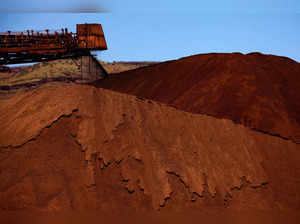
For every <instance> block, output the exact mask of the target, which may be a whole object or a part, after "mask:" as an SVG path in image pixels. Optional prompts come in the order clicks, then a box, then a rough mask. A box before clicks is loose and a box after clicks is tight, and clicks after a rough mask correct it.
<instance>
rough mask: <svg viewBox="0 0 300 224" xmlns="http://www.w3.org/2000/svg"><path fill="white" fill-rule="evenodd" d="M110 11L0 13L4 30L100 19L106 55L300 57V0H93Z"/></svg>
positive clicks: (23, 4)
mask: <svg viewBox="0 0 300 224" xmlns="http://www.w3.org/2000/svg"><path fill="white" fill-rule="evenodd" d="M2 1H3V2H4V0H2ZM5 2H6V4H1V6H0V9H1V8H2V9H3V8H4V9H43V10H45V9H62V8H66V7H69V6H72V7H76V6H80V5H82V4H84V3H85V4H86V2H87V1H86V0H85V1H84V0H51V1H46V0H43V1H41V0H26V1H24V0H9V1H7V0H6V1H5ZM90 3H91V4H92V5H100V6H101V7H103V8H105V9H106V10H107V11H108V13H101V14H7V13H3V12H2V13H1V14H0V31H7V30H12V31H22V30H27V29H34V30H44V29H47V28H50V29H60V28H63V27H68V28H69V30H71V31H73V32H75V31H76V30H75V29H76V24H77V23H101V24H102V25H103V28H104V32H105V35H106V40H107V44H108V48H109V50H107V51H105V52H102V53H100V54H98V56H99V58H100V59H102V60H105V61H165V60H170V59H176V58H180V57H184V56H188V55H193V54H200V53H210V52H242V53H249V52H257V51H259V52H262V53H266V54H276V55H282V56H287V57H290V58H292V59H294V60H296V61H298V62H300V1H299V0H252V1H245V0H244V1H243V0H206V1H203V0H185V1H184V0H181V1H177V0H151V1H149V0H147V1H146V0H110V1H108V0H102V1H100V0H90Z"/></svg>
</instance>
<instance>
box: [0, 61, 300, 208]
mask: <svg viewBox="0 0 300 224" xmlns="http://www.w3.org/2000/svg"><path fill="white" fill-rule="evenodd" d="M159 66H163V65H159ZM154 68H157V67H156V66H155V67H154ZM152 69H153V68H152ZM0 111H5V113H1V114H0V161H1V162H0V210H2V211H16V210H17V211H20V210H21V211H24V210H25V211H27V210H31V211H66V210H75V211H87V210H88V211H91V210H98V211H104V212H105V211H108V212H116V213H118V212H126V211H182V210H184V209H188V210H189V211H193V210H197V211H199V210H205V209H208V210H213V211H218V209H225V210H228V211H234V210H249V209H255V210H263V211H266V210H271V211H279V210H297V209H298V210H299V209H300V191H299V189H300V182H299V177H300V163H299V161H300V145H299V144H295V143H293V142H292V141H288V140H284V139H282V138H279V137H275V136H270V135H267V134H263V133H259V132H256V131H253V130H250V129H248V128H245V127H244V126H242V125H236V124H234V123H233V122H232V121H230V120H226V119H216V118H213V117H209V116H205V115H199V114H191V113H187V112H183V111H180V110H176V109H175V108H172V107H168V106H166V105H162V104H160V103H157V102H153V101H150V100H141V99H138V98H136V97H134V96H130V95H126V94H120V93H116V92H112V91H109V90H104V89H100V88H99V89H97V88H95V87H91V86H79V85H73V84H70V85H59V86H52V87H45V88H42V89H35V90H32V91H28V92H26V93H19V94H16V95H15V96H14V97H12V98H10V99H7V100H2V101H0Z"/></svg>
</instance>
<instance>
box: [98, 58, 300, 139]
mask: <svg viewBox="0 0 300 224" xmlns="http://www.w3.org/2000/svg"><path fill="white" fill-rule="evenodd" d="M96 86H98V87H103V88H107V89H112V90H116V91H119V92H123V93H129V94H133V95H136V96H139V97H143V98H149V99H153V100H156V101H160V102H164V103H167V104H172V105H175V106H176V107H177V108H179V109H181V110H185V111H188V112H192V113H201V114H207V115H212V116H215V117H218V118H227V119H230V120H233V121H234V122H236V123H241V124H243V125H245V126H247V127H251V128H253V129H258V130H260V131H263V132H268V133H271V134H274V135H280V136H282V137H285V138H288V139H292V140H294V141H296V142H300V64H299V63H297V62H295V61H293V60H291V59H289V58H285V57H278V56H273V55H263V54H260V53H251V54H247V55H243V54H240V53H233V54H202V55H195V56H191V57H186V58H182V59H180V60H176V61H169V62H165V63H161V64H158V65H155V66H150V67H146V68H141V69H137V70H133V71H128V72H124V73H120V74H116V75H111V76H110V78H108V79H107V80H104V81H103V82H100V83H98V84H96Z"/></svg>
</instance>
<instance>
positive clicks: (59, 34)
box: [0, 24, 107, 79]
mask: <svg viewBox="0 0 300 224" xmlns="http://www.w3.org/2000/svg"><path fill="white" fill-rule="evenodd" d="M104 50H107V44H106V40H105V36H104V32H103V29H102V25H101V24H77V29H76V33H72V32H68V29H67V28H65V29H61V30H59V31H57V30H56V31H50V30H44V31H33V30H27V31H25V32H12V31H8V32H4V33H0V65H10V64H20V63H32V62H42V61H49V60H56V59H64V58H72V59H76V61H77V62H78V59H79V61H80V63H77V65H78V66H80V68H81V71H82V72H86V71H88V72H89V73H91V72H96V74H94V75H95V76H96V77H94V79H101V78H104V77H105V76H106V75H107V73H106V71H105V70H104V68H103V67H102V65H101V64H100V63H99V62H98V60H97V59H96V58H95V57H94V56H93V55H92V54H91V51H104ZM76 61H74V62H75V63H76ZM83 69H86V71H83ZM93 70H95V71H93Z"/></svg>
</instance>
